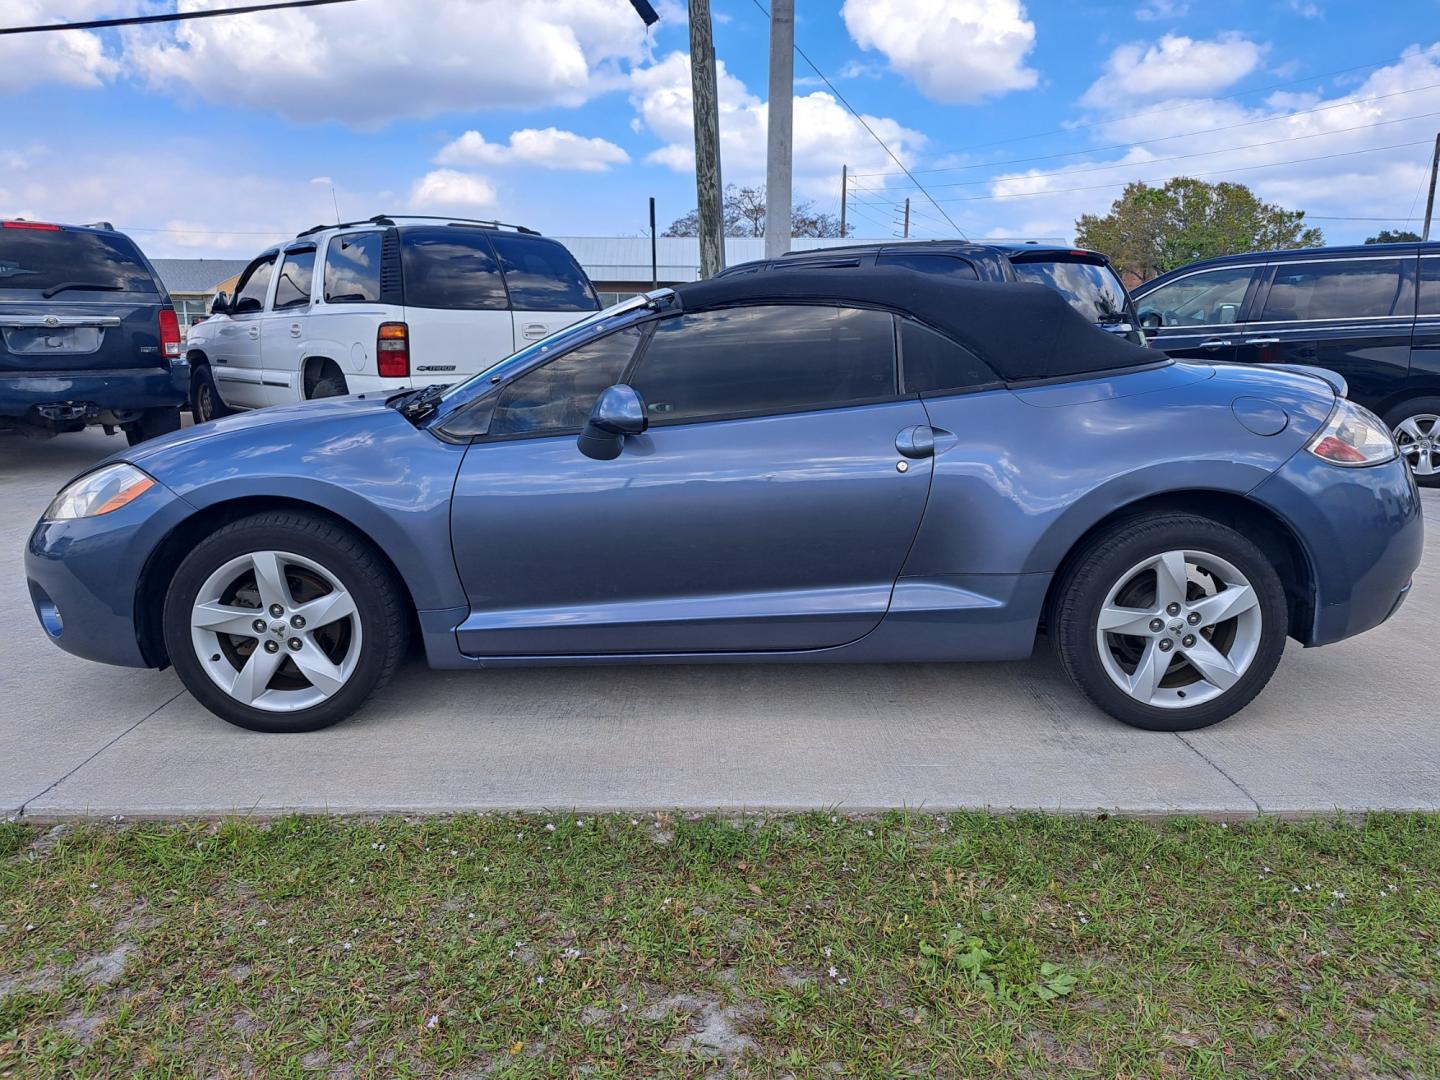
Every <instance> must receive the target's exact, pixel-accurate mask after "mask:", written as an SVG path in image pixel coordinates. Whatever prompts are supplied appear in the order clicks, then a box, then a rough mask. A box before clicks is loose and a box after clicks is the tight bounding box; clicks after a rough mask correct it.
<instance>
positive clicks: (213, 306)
mask: <svg viewBox="0 0 1440 1080" xmlns="http://www.w3.org/2000/svg"><path fill="white" fill-rule="evenodd" d="M229 311H230V297H229V296H227V295H226V294H225V293H223V292H217V293H216V294H215V295H214V296H212V297H211V298H210V314H211V315H226V314H228V313H229Z"/></svg>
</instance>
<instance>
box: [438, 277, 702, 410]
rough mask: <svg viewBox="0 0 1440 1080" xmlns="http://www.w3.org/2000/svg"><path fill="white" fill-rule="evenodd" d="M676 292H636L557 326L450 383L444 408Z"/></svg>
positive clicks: (659, 290) (442, 401) (668, 290)
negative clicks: (486, 365)
mask: <svg viewBox="0 0 1440 1080" xmlns="http://www.w3.org/2000/svg"><path fill="white" fill-rule="evenodd" d="M673 295H674V293H673V292H672V291H671V290H670V289H658V290H656V291H655V292H652V293H646V294H644V295H642V296H632V297H631V298H630V299H628V300H622V301H621V302H620V303H618V304H613V305H611V306H610V307H608V308H605V309H603V310H601V311H597V312H595V314H593V315H591V316H589V317H587V318H584V319H581V320H580V321H579V322H577V323H571V324H570V325H569V326H567V327H565V328H564V329H563V330H557V331H555V333H553V334H551V335H550V336H549V337H545V338H541V339H540V340H539V341H536V342H533V343H531V344H529V345H527V346H525V348H523V349H521V350H520V351H519V352H516V353H511V354H510V355H509V356H507V357H505V359H503V360H499V361H497V362H496V363H494V364H491V365H490V366H489V367H488V368H485V369H484V370H482V371H478V372H476V373H475V374H474V375H472V376H470V378H468V379H466V380H464V381H463V382H458V383H456V384H455V385H454V386H452V387H450V389H449V390H447V391H445V393H444V395H443V396H442V397H441V398H440V411H441V412H447V411H449V410H450V409H451V408H453V407H455V406H457V405H460V404H462V403H464V402H466V401H470V400H471V399H473V398H474V397H476V396H477V395H478V394H479V393H480V392H481V391H483V390H486V389H489V387H490V386H492V385H494V383H496V382H499V381H503V380H504V378H505V376H506V375H507V374H509V373H510V372H513V371H520V370H523V369H524V368H526V367H528V366H529V365H530V363H531V362H532V361H533V360H535V359H536V358H537V357H539V356H541V355H549V354H550V353H553V352H555V351H557V350H559V349H568V348H570V347H571V346H572V345H576V344H578V343H579V342H582V341H585V340H586V339H587V338H591V337H594V336H595V335H596V334H599V333H602V332H604V331H608V330H612V329H614V327H615V326H616V325H618V324H617V323H616V321H615V320H616V319H619V318H622V317H624V316H627V315H633V314H634V313H636V312H640V311H643V310H645V309H646V308H649V307H654V306H656V305H657V304H661V303H663V302H665V301H666V300H668V299H669V298H670V297H672V296H673Z"/></svg>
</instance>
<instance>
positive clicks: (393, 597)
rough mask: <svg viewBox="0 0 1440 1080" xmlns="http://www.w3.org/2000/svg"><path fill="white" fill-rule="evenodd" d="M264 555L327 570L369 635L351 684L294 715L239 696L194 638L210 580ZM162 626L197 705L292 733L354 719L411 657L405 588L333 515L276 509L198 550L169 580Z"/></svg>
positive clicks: (251, 725)
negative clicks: (199, 601) (208, 666)
mask: <svg viewBox="0 0 1440 1080" xmlns="http://www.w3.org/2000/svg"><path fill="white" fill-rule="evenodd" d="M265 550H281V551H288V552H292V553H293V554H295V555H298V556H301V557H302V558H305V559H311V560H314V562H316V563H317V564H320V565H321V566H323V567H324V568H325V569H326V571H327V572H328V573H330V574H331V575H333V576H334V577H335V578H336V579H337V580H338V581H339V582H340V583H341V584H342V585H343V586H344V588H345V589H346V591H348V592H349V593H350V595H351V596H352V597H353V598H354V601H355V610H356V614H357V615H358V617H359V620H360V627H361V630H362V633H361V642H360V651H359V656H358V658H357V661H356V666H355V669H354V672H353V673H352V674H351V676H350V678H349V680H348V681H347V682H346V683H345V684H344V685H343V686H342V687H341V688H340V689H339V690H338V691H336V692H335V693H334V694H333V695H332V696H331V697H329V698H327V699H326V700H324V701H323V702H321V703H319V704H317V705H314V706H312V707H309V708H305V709H297V710H295V711H293V712H274V711H269V710H266V709H258V708H255V707H253V706H250V705H247V704H244V703H242V702H240V701H237V700H236V699H235V698H232V697H231V696H230V695H229V694H228V693H226V692H225V691H224V690H222V689H221V688H220V687H219V686H218V685H217V684H216V682H215V681H214V680H213V679H212V678H211V677H210V675H209V674H208V673H207V672H206V671H205V669H204V667H203V666H202V665H201V661H200V659H199V657H197V656H196V654H195V644H194V642H193V640H192V638H191V632H190V617H191V611H192V608H193V606H194V604H195V600H196V596H197V594H198V592H199V590H200V588H201V587H202V586H203V585H204V583H205V580H206V579H207V578H208V577H209V576H210V575H211V574H212V573H214V572H215V571H216V570H217V569H218V568H219V567H221V566H223V565H224V564H225V563H226V562H228V561H229V560H231V559H234V558H236V557H238V556H243V555H245V554H247V553H250V552H256V551H265ZM257 611H258V609H257ZM262 614H263V613H262ZM163 629H164V635H165V648H166V650H167V651H168V653H169V656H170V662H171V663H172V664H174V665H175V671H176V673H177V674H178V675H179V676H180V681H181V682H183V683H184V684H185V688H186V689H187V690H189V691H190V693H191V694H193V695H194V696H195V699H196V700H197V701H199V702H200V703H201V704H202V705H204V706H205V707H206V708H207V709H209V710H210V711H211V712H213V713H215V715H217V716H219V717H220V718H221V719H222V720H226V721H228V722H229V723H232V724H235V725H237V726H239V727H242V728H248V729H249V730H251V731H264V732H272V733H292V732H302V731H317V730H319V729H320V728H325V727H329V726H330V725H332V724H336V723H339V722H340V721H342V720H344V719H346V718H348V717H349V716H351V715H352V714H354V713H355V712H356V711H357V710H358V709H359V708H360V707H361V705H363V704H364V702H365V701H366V699H367V698H369V697H370V695H371V694H372V693H374V692H375V691H376V690H377V689H379V688H380V687H382V686H384V685H385V683H386V682H388V681H389V679H390V677H391V676H392V675H394V673H395V669H396V668H397V667H398V666H399V664H400V661H401V659H402V658H403V657H404V656H405V650H406V645H407V642H408V638H409V633H410V624H409V618H408V611H407V604H406V601H405V599H404V597H403V592H402V589H401V586H400V585H399V583H398V582H396V580H395V578H394V574H393V572H392V571H391V570H390V568H389V567H388V566H387V565H386V564H385V562H384V561H383V560H382V559H381V557H380V556H379V555H378V554H377V553H376V552H375V551H374V549H373V548H372V547H371V546H370V545H369V543H368V542H366V541H365V540H364V539H363V538H361V537H360V536H358V535H357V534H356V533H354V532H353V531H351V530H350V529H348V528H345V527H344V526H342V525H339V524H337V523H335V522H332V521H330V520H328V519H326V518H322V517H316V516H312V515H309V514H305V513H298V512H293V511H270V512H265V513H260V514H255V515H253V516H251V517H246V518H241V519H240V520H239V521H235V522H232V523H230V524H229V525H226V526H224V527H223V528H221V529H219V530H217V531H216V532H214V533H212V534H211V535H210V536H208V537H206V538H205V539H204V540H202V541H201V542H200V543H198V544H197V545H195V547H194V549H192V550H191V552H190V554H189V555H187V556H186V557H185V559H184V560H183V561H182V562H181V563H180V567H179V569H178V570H177V571H176V573H175V577H174V578H173V579H172V580H171V582H170V586H169V590H168V592H167V593H166V597H165V611H164V620H163Z"/></svg>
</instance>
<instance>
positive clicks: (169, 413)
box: [122, 405, 180, 446]
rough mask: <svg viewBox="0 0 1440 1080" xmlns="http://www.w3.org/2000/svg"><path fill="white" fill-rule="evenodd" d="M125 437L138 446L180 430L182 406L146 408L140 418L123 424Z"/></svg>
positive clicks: (131, 443)
mask: <svg viewBox="0 0 1440 1080" xmlns="http://www.w3.org/2000/svg"><path fill="white" fill-rule="evenodd" d="M122 430H123V431H124V432H125V438H126V439H127V440H129V443H130V445H131V446H138V445H139V444H140V443H142V442H145V441H146V440H147V439H156V438H159V437H160V436H161V435H169V434H170V433H171V432H172V431H179V430H180V407H179V406H178V405H176V406H173V407H172V408H168V409H146V410H145V411H144V412H143V413H141V414H140V419H139V420H134V421H131V422H130V423H128V424H125V425H123V428H122Z"/></svg>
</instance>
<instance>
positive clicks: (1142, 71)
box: [1080, 33, 1270, 108]
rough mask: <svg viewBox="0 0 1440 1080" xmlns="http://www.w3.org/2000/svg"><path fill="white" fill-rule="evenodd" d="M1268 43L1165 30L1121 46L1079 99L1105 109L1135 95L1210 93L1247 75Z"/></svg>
mask: <svg viewBox="0 0 1440 1080" xmlns="http://www.w3.org/2000/svg"><path fill="white" fill-rule="evenodd" d="M1269 48H1270V46H1268V45H1261V44H1257V43H1256V42H1254V41H1251V40H1249V39H1248V38H1246V37H1244V36H1243V35H1241V34H1237V33H1225V34H1220V35H1219V36H1218V37H1216V38H1213V39H1211V40H1208V41H1197V40H1195V39H1194V38H1188V37H1185V36H1184V35H1182V34H1166V35H1165V36H1164V37H1162V38H1161V39H1160V40H1159V41H1157V42H1155V43H1154V44H1152V45H1149V46H1146V45H1144V44H1142V43H1130V44H1127V45H1121V46H1120V47H1119V48H1117V49H1116V50H1115V51H1114V52H1112V53H1111V54H1110V58H1109V59H1108V60H1106V61H1105V70H1104V72H1103V73H1102V74H1101V76H1100V78H1098V79H1096V80H1095V83H1094V85H1093V86H1091V87H1090V89H1089V90H1087V91H1085V95H1084V96H1083V97H1082V98H1081V99H1080V103H1081V104H1082V105H1087V106H1091V107H1094V108H1104V107H1107V106H1111V105H1115V104H1117V103H1121V104H1123V103H1126V102H1131V101H1134V100H1136V99H1159V98H1175V97H1194V96H1201V95H1204V94H1212V93H1214V92H1215V91H1216V90H1222V89H1224V88H1225V87H1227V86H1231V85H1233V84H1234V83H1236V82H1238V81H1239V80H1241V79H1243V78H1244V77H1245V76H1246V75H1249V74H1250V73H1251V72H1252V71H1254V70H1255V69H1256V68H1257V67H1259V66H1260V61H1261V60H1263V59H1264V57H1265V53H1266V52H1267V51H1268V50H1269Z"/></svg>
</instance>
